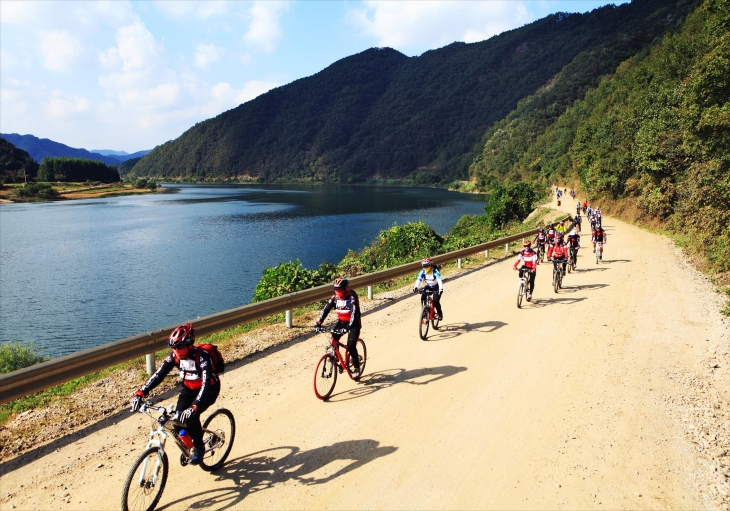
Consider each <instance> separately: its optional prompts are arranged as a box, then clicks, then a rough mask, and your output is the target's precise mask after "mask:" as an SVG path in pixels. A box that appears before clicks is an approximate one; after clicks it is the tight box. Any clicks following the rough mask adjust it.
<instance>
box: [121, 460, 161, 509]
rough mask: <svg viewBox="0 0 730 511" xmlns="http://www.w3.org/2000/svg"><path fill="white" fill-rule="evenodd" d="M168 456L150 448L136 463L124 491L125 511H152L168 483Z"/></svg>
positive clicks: (123, 505) (123, 503) (123, 502)
mask: <svg viewBox="0 0 730 511" xmlns="http://www.w3.org/2000/svg"><path fill="white" fill-rule="evenodd" d="M167 470H168V462H167V454H165V452H164V451H162V450H160V448H159V447H157V446H156V447H150V448H149V449H147V450H146V451H145V452H143V453H142V454H141V455H140V456H139V458H137V460H136V461H135V462H134V466H133V467H132V470H130V471H129V474H128V475H127V480H126V481H125V482H124V490H123V491H122V510H123V511H152V509H154V508H155V506H156V505H157V503H158V502H159V501H160V497H162V492H163V491H164V490H165V483H167Z"/></svg>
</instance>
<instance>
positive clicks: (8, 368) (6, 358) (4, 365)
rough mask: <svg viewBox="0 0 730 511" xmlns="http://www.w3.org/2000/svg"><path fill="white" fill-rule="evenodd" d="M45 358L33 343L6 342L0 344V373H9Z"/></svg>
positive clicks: (42, 360)
mask: <svg viewBox="0 0 730 511" xmlns="http://www.w3.org/2000/svg"><path fill="white" fill-rule="evenodd" d="M45 360H47V358H46V357H44V356H42V355H41V354H40V353H38V352H37V351H36V349H35V347H34V346H33V343H22V342H16V343H13V342H6V343H4V344H0V374H5V373H10V372H13V371H17V370H18V369H23V368H24V367H29V366H32V365H35V364H39V363H41V362H44V361H45Z"/></svg>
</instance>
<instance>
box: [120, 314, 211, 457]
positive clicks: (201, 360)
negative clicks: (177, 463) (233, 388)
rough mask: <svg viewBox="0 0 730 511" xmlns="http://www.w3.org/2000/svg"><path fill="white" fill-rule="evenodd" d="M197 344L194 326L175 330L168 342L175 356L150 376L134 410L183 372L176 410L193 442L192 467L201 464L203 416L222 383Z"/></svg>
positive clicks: (133, 403) (170, 355) (135, 399)
mask: <svg viewBox="0 0 730 511" xmlns="http://www.w3.org/2000/svg"><path fill="white" fill-rule="evenodd" d="M194 344H195V330H194V329H193V325H192V324H190V323H185V324H184V325H182V326H180V327H177V328H176V329H175V330H173V331H172V333H171V334H170V339H169V340H168V341H167V345H168V346H169V347H170V348H172V353H170V354H169V355H168V356H167V358H166V359H165V361H164V362H162V365H161V366H160V368H159V369H158V370H157V371H156V372H155V374H153V375H152V376H150V379H149V380H147V383H145V384H144V385H143V386H142V388H141V389H140V390H138V391H137V392H136V393H135V394H134V398H133V399H132V410H134V411H137V410H139V407H140V405H141V404H142V398H144V397H145V396H147V394H148V393H149V392H150V391H151V390H152V389H154V388H155V387H157V386H158V385H159V384H160V383H162V380H164V379H165V376H167V374H168V373H169V372H170V371H172V369H173V368H174V367H178V368H179V369H180V378H181V379H182V390H181V391H180V396H179V397H178V398H177V407H176V410H177V412H178V413H179V415H178V421H179V422H182V423H184V424H185V429H187V432H188V434H189V435H190V438H191V440H192V441H193V455H192V458H191V459H190V464H191V465H197V464H199V463H200V460H202V459H203V453H204V452H205V445H204V444H203V428H202V426H201V425H200V414H201V413H203V412H204V411H205V410H207V409H208V408H209V407H210V406H211V405H212V404H213V403H215V400H216V399H218V394H220V390H221V384H220V379H219V378H218V375H217V374H216V373H215V371H214V370H213V362H212V360H211V358H210V355H209V354H208V352H207V351H205V350H204V349H202V348H199V347H198V346H194ZM181 429H183V428H180V427H177V426H176V427H175V430H176V431H178V432H179V431H180V430H181Z"/></svg>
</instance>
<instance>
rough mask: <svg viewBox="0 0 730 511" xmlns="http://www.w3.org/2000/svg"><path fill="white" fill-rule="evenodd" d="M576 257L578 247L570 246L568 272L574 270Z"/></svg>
mask: <svg viewBox="0 0 730 511" xmlns="http://www.w3.org/2000/svg"><path fill="white" fill-rule="evenodd" d="M577 259H578V249H577V248H571V249H570V260H569V261H568V273H570V272H571V271H575V265H576V264H577Z"/></svg>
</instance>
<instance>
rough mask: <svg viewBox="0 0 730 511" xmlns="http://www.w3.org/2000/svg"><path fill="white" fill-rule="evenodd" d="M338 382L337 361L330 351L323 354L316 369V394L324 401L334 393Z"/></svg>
mask: <svg viewBox="0 0 730 511" xmlns="http://www.w3.org/2000/svg"><path fill="white" fill-rule="evenodd" d="M335 383H337V362H336V360H335V357H334V356H333V355H331V354H329V353H327V354H326V355H322V358H320V359H319V362H317V368H316V369H315V370H314V394H315V395H316V396H317V397H318V398H319V399H321V400H322V401H324V400H325V399H327V398H328V397H330V395H331V394H332V391H333V390H334V389H335Z"/></svg>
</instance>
